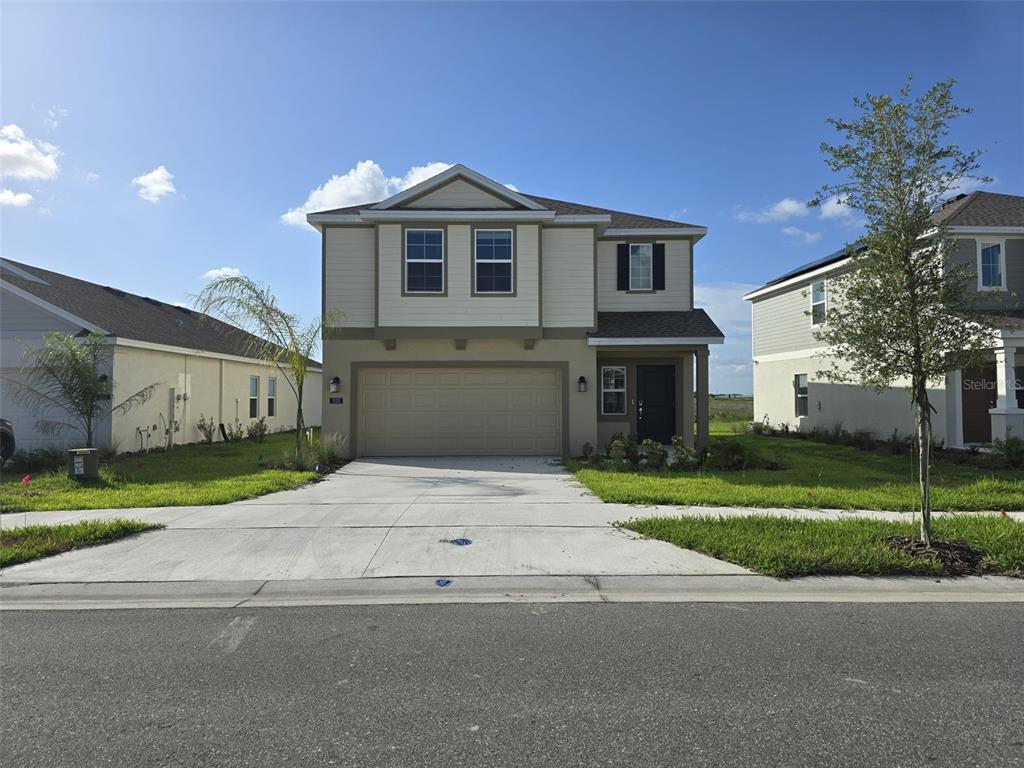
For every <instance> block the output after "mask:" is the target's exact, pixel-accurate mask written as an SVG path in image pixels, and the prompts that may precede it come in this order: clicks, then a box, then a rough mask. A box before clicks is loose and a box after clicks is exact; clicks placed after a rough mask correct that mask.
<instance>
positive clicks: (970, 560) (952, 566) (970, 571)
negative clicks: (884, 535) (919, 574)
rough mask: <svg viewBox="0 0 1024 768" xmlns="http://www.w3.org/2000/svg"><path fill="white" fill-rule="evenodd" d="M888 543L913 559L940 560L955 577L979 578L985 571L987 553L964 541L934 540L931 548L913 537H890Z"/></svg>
mask: <svg viewBox="0 0 1024 768" xmlns="http://www.w3.org/2000/svg"><path fill="white" fill-rule="evenodd" d="M886 541H887V542H888V543H889V546H890V547H892V548H893V549H897V550H899V551H901V552H906V553H907V554H908V555H910V556H911V557H925V558H928V559H929V560H938V561H939V562H940V563H942V565H943V566H944V567H945V569H946V570H947V571H949V572H950V573H951V574H953V575H954V576H977V575H978V574H980V573H982V571H983V569H982V567H981V560H982V558H984V557H985V553H984V552H979V551H978V550H976V549H973V548H972V547H970V546H968V545H967V544H965V543H964V542H962V541H934V540H933V541H932V545H931V546H930V547H928V546H925V545H924V544H923V543H922V542H921V541H920V540H919V539H916V538H914V537H912V536H890V537H889V538H888V539H886Z"/></svg>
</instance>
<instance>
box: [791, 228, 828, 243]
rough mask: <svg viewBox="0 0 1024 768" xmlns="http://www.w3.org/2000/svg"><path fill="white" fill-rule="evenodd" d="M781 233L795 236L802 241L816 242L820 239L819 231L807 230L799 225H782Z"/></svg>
mask: <svg viewBox="0 0 1024 768" xmlns="http://www.w3.org/2000/svg"><path fill="white" fill-rule="evenodd" d="M782 234H784V235H787V236H789V237H795V238H797V239H799V240H800V242H803V243H816V242H818V241H819V240H821V232H808V231H807V230H805V229H800V227H783V228H782Z"/></svg>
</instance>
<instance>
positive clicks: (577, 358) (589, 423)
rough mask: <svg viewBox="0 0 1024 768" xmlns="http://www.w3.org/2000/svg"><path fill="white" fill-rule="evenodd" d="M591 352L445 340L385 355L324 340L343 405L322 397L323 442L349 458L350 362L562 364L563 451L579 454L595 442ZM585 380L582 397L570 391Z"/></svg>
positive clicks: (378, 349)
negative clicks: (460, 346) (461, 345)
mask: <svg viewBox="0 0 1024 768" xmlns="http://www.w3.org/2000/svg"><path fill="white" fill-rule="evenodd" d="M596 359H597V358H596V353H595V348H594V347H589V346H587V344H586V342H585V341H584V340H582V339H566V340H562V339H542V340H538V341H537V342H536V345H535V347H534V348H533V349H532V350H528V349H525V348H524V344H523V342H522V341H521V340H515V339H487V340H479V341H478V340H474V339H470V340H469V341H468V342H467V348H466V349H464V350H457V349H456V348H455V343H454V342H453V341H452V340H451V339H423V340H419V339H417V340H404V339H403V340H399V341H398V343H397V348H396V349H394V350H390V351H389V350H387V349H385V347H384V344H383V343H382V342H379V341H347V340H346V341H342V340H330V339H329V340H325V341H324V361H325V362H324V376H325V378H326V379H327V380H330V378H331V377H333V376H339V377H340V378H341V380H342V391H341V397H342V399H343V401H344V402H343V403H342V404H340V405H331V404H329V403H328V402H327V398H328V397H329V394H328V393H326V392H325V393H324V412H323V414H324V426H323V431H324V438H325V439H326V440H329V441H331V442H333V443H334V444H335V445H337V446H338V447H339V449H340V450H341V451H342V453H343V454H344V455H346V456H349V455H351V454H352V452H353V450H354V446H353V445H352V443H351V440H350V439H349V438H350V434H351V412H352V411H351V409H352V399H351V385H352V373H353V368H352V363H354V362H359V363H375V364H380V365H382V366H388V367H396V368H401V367H402V364H403V363H404V362H438V361H443V362H460V363H465V365H466V366H472V365H474V364H476V363H481V362H483V363H493V362H516V363H537V365H538V366H543V365H544V364H545V363H562V362H565V363H568V366H569V381H568V384H569V392H568V395H567V397H568V412H569V445H568V446H567V449H568V452H569V453H572V454H579V453H580V452H581V451H582V447H583V443H585V442H589V443H592V444H593V443H595V441H596V439H597V428H596V424H597V419H596V408H597V399H596V398H597V394H596V387H595V383H596V381H595V378H594V377H595V371H596ZM580 376H586V377H587V380H588V381H589V382H590V387H589V388H588V391H587V392H585V393H581V392H578V391H576V386H575V383H576V381H577V380H578V379H579V377H580Z"/></svg>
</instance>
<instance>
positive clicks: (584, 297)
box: [543, 227, 594, 328]
mask: <svg viewBox="0 0 1024 768" xmlns="http://www.w3.org/2000/svg"><path fill="white" fill-rule="evenodd" d="M543 261H544V326H545V327H547V328H589V327H591V326H593V324H594V230H592V229H591V228H589V227H566V228H564V229H560V228H556V227H545V228H544V229H543Z"/></svg>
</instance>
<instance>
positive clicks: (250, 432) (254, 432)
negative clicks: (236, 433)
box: [245, 416, 268, 443]
mask: <svg viewBox="0 0 1024 768" xmlns="http://www.w3.org/2000/svg"><path fill="white" fill-rule="evenodd" d="M267 431H268V429H267V418H266V416H260V417H259V418H258V419H256V421H252V422H249V426H248V427H246V428H245V436H246V437H248V438H249V439H250V440H252V441H253V442H257V443H262V442H263V438H265V437H266V436H267Z"/></svg>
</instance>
